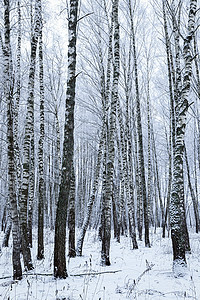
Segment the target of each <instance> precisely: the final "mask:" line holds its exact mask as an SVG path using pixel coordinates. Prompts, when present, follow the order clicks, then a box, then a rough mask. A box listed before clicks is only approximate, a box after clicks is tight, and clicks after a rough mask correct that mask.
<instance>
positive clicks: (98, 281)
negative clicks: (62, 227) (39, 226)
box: [0, 230, 200, 300]
mask: <svg viewBox="0 0 200 300" xmlns="http://www.w3.org/2000/svg"><path fill="white" fill-rule="evenodd" d="M157 232H158V233H157V234H154V233H153V231H152V232H151V244H152V247H151V248H145V247H144V242H143V241H142V242H140V241H139V242H138V246H139V249H138V250H131V241H130V239H129V238H128V237H121V243H120V244H119V243H117V242H116V241H115V240H114V239H112V241H111V266H109V267H102V266H101V265H100V259H101V253H100V250H101V243H100V242H99V240H98V236H97V233H96V232H95V231H89V232H87V234H86V237H85V242H84V248H83V256H82V257H76V258H73V259H70V260H68V274H69V277H68V278H67V279H65V280H61V279H57V280H55V279H54V278H53V276H52V273H53V240H54V235H53V232H50V231H49V230H46V232H45V259H44V260H42V261H37V260H36V251H37V242H36V239H35V240H34V247H33V249H32V255H33V256H32V257H33V260H34V265H35V270H34V271H32V273H30V274H29V275H28V274H25V273H24V276H23V279H22V280H21V281H19V282H14V281H13V280H12V277H11V275H12V247H11V246H10V247H9V248H3V249H2V252H1V254H0V277H1V279H0V299H17V300H24V299H38V300H39V299H46V300H58V299H68V300H73V299H74V300H78V299H80V300H81V299H84V300H99V299H101V300H109V299H112V300H113V299H115V300H118V299H119V300H121V299H122V300H123V299H138V300H143V299H154V300H160V299H167V300H171V299H196V300H198V299H200V284H199V283H200V256H199V253H200V236H199V235H198V234H194V233H190V241H191V249H192V251H191V254H187V265H188V268H187V272H186V273H185V276H184V277H180V278H175V277H174V275H173V273H172V247H171V239H170V238H165V239H163V238H162V237H161V231H160V230H157ZM34 237H35V238H36V232H35V234H34ZM2 238H3V234H1V240H2ZM10 245H11V242H10ZM95 272H98V273H101V274H94V273H95ZM104 272H105V273H104ZM106 272H109V273H106ZM114 272H115V273H114ZM91 273H92V274H91ZM36 274H43V275H36ZM48 274H49V275H48ZM80 274H82V275H81V276H75V275H80ZM83 274H85V275H83ZM2 277H6V278H5V279H2Z"/></svg>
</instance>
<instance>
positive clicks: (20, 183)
mask: <svg viewBox="0 0 200 300" xmlns="http://www.w3.org/2000/svg"><path fill="white" fill-rule="evenodd" d="M150 2H151V3H147V2H145V1H142V0H140V1H139V0H138V1H133V0H128V1H122V0H113V1H111V0H108V1H105V0H99V1H92V0H85V1H78V0H70V1H66V2H65V1H58V3H55V1H50V0H49V2H48V5H47V2H46V1H45V0H43V1H42V0H34V1H29V0H28V1H24V0H18V1H9V0H4V1H1V3H0V8H1V11H2V13H1V14H0V19H1V30H0V58H1V62H0V174H1V175H0V204H1V206H0V221H1V230H2V235H3V239H2V244H1V245H0V248H1V247H2V248H8V247H9V246H10V245H12V264H13V279H14V280H20V279H22V278H23V274H24V272H26V271H30V272H31V271H32V270H33V269H34V268H35V260H34V254H33V253H34V249H33V247H34V245H35V244H36V243H37V254H36V255H37V259H38V260H40V261H41V263H43V261H44V259H45V258H46V257H45V255H46V244H45V240H46V236H47V235H48V233H47V232H49V231H50V232H53V234H54V241H53V242H52V255H53V266H52V268H53V276H54V277H55V278H62V279H66V278H67V277H68V275H69V272H68V267H67V261H68V263H69V262H70V261H71V259H73V260H76V259H77V256H82V255H83V256H84V253H85V248H84V245H85V239H86V238H87V231H93V230H94V231H95V232H96V236H98V239H99V240H100V243H101V245H100V244H99V245H100V246H99V253H100V255H99V262H97V263H99V264H100V265H102V266H103V267H107V266H109V265H112V263H113V258H112V255H111V254H112V249H111V240H112V239H115V240H116V243H121V241H122V239H123V238H122V237H123V236H127V237H128V238H129V239H130V247H131V250H132V252H131V253H132V255H135V253H136V251H137V250H136V249H139V248H140V245H141V243H142V244H144V246H145V247H146V248H147V249H146V251H150V249H148V248H150V247H151V245H152V244H153V242H154V233H156V232H158V231H159V230H160V232H162V238H166V237H167V236H168V237H169V236H170V237H171V241H172V251H173V257H172V258H173V265H172V269H173V271H174V275H175V276H177V277H179V276H183V275H184V272H185V270H186V268H187V255H186V254H188V255H189V253H190V250H191V247H190V236H189V233H190V232H191V231H195V232H196V234H199V231H200V215H199V213H200V208H199V181H200V173H199V172H200V115H199V97H200V75H199V74H200V63H199V47H200V45H199V41H200V39H199V9H198V5H199V3H198V1H197V0H187V1H181V0H170V1H167V0H159V1H154V0H152V1H150ZM159 228H160V229H159ZM20 253H22V257H23V261H22V260H20ZM67 256H68V258H67ZM22 262H23V264H22ZM32 272H34V271H32Z"/></svg>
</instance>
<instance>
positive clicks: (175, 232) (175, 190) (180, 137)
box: [170, 0, 197, 276]
mask: <svg viewBox="0 0 200 300" xmlns="http://www.w3.org/2000/svg"><path fill="white" fill-rule="evenodd" d="M196 9H197V1H196V0H190V8H189V13H188V26H187V35H186V36H185V38H184V44H183V58H184V73H183V85H182V89H181V91H180V93H179V94H178V97H177V102H176V108H175V110H176V116H177V120H176V145H175V151H174V159H173V162H174V164H173V179H172V191H171V203H170V225H171V238H172V245H173V270H174V273H175V275H176V276H179V275H182V274H183V270H182V267H184V266H186V258H185V234H184V233H183V229H182V228H183V227H184V226H185V224H184V222H185V220H183V203H184V178H183V156H184V137H185V128H186V120H187V111H188V107H189V101H188V96H189V91H190V80H191V75H192V53H191V41H192V39H193V36H194V31H195V15H196Z"/></svg>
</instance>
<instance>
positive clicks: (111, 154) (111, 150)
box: [101, 0, 119, 266]
mask: <svg viewBox="0 0 200 300" xmlns="http://www.w3.org/2000/svg"><path fill="white" fill-rule="evenodd" d="M118 5H119V1H118V0H115V1H114V2H113V10H112V18H113V25H114V36H113V41H114V51H113V57H114V61H113V88H112V95H111V105H110V116H109V120H108V132H107V140H106V143H107V145H106V146H107V149H108V153H107V157H106V166H105V167H106V186H105V195H104V199H103V208H102V218H103V226H102V249H101V264H102V265H104V266H109V265H110V238H111V203H112V197H113V196H114V195H113V181H114V159H115V134H116V132H115V131H116V109H117V100H118V82H119V23H118Z"/></svg>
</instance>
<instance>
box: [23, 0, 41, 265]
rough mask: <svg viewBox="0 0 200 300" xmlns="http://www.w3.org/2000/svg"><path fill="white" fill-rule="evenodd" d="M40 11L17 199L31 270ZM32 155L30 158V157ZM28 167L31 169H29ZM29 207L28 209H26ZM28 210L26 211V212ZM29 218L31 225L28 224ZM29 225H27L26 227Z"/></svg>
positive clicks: (37, 5) (25, 255) (37, 7)
mask: <svg viewBox="0 0 200 300" xmlns="http://www.w3.org/2000/svg"><path fill="white" fill-rule="evenodd" d="M40 10H41V0H37V1H36V3H35V27H34V32H33V34H32V36H31V56H30V60H31V61H30V69H29V82H28V103H27V116H26V123H25V137H24V157H23V159H24V160H23V181H22V191H21V197H20V199H19V207H20V227H21V235H22V236H23V238H22V253H23V258H24V266H25V268H26V269H28V270H31V269H33V264H32V259H31V252H30V246H31V244H32V241H31V238H30V237H31V232H32V215H31V217H30V212H31V210H32V203H31V201H33V198H31V197H33V194H34V191H33V189H34V183H33V181H32V180H34V177H35V174H34V170H33V164H32V163H33V160H34V157H33V151H31V148H32V149H33V147H32V146H33V144H34V141H33V136H34V85H35V67H36V50H37V43H38V36H39V32H40V26H41V20H40V18H39V16H40V13H39V12H40ZM30 152H31V153H32V158H31V155H30ZM30 166H31V167H32V168H30ZM28 207H29V208H28ZM27 208H28V211H27ZM27 214H28V215H29V218H28V219H29V221H28V220H27ZM30 218H31V224H30ZM28 224H29V225H28Z"/></svg>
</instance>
